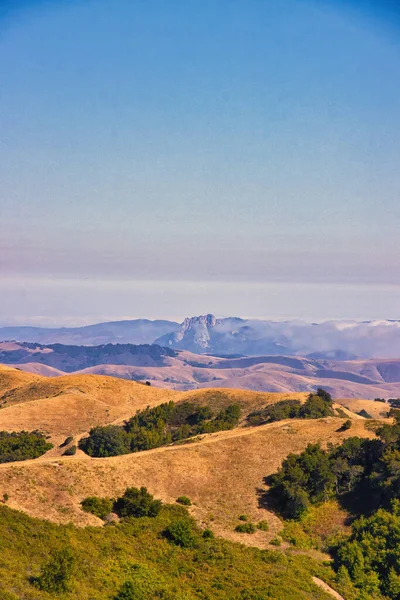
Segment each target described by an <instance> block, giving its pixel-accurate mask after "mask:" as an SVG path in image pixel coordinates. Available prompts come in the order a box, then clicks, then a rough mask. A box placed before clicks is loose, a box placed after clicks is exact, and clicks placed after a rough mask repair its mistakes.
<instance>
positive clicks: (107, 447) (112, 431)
mask: <svg viewBox="0 0 400 600" xmlns="http://www.w3.org/2000/svg"><path fill="white" fill-rule="evenodd" d="M79 448H80V449H81V450H83V451H84V452H86V454H88V455H89V456H96V457H101V458H106V457H108V456H118V455H119V454H127V453H128V452H130V439H129V436H128V434H127V433H126V431H124V430H123V428H122V427H118V426H117V425H107V426H105V427H94V428H93V429H91V430H90V432H89V437H86V438H82V439H81V440H80V442H79Z"/></svg>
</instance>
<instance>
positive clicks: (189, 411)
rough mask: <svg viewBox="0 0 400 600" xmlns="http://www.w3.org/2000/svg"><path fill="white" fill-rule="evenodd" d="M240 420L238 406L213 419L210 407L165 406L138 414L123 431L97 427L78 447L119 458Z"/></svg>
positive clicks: (223, 426) (219, 428)
mask: <svg viewBox="0 0 400 600" xmlns="http://www.w3.org/2000/svg"><path fill="white" fill-rule="evenodd" d="M239 419H240V407H239V406H238V405H237V404H231V405H230V406H228V407H227V408H225V409H221V410H220V411H219V412H218V413H217V414H216V415H213V413H212V411H211V409H210V408H209V407H208V406H198V405H196V404H193V403H190V402H181V403H178V404H176V403H175V402H166V403H165V404H160V405H159V406H156V407H155V408H146V409H145V410H142V411H138V412H137V413H136V415H135V416H134V417H132V418H131V419H129V421H127V422H126V423H125V425H124V426H123V427H118V426H116V425H108V426H106V427H94V428H93V429H91V430H90V433H89V437H87V438H83V439H82V440H81V441H80V442H79V447H80V448H81V450H83V451H84V452H86V454H89V456H96V457H107V456H118V455H120V454H128V453H129V452H139V451H141V450H150V449H151V448H158V447H159V446H165V445H167V444H171V443H172V442H179V441H181V440H185V439H187V438H190V437H193V436H196V435H199V434H203V433H213V432H215V431H223V430H226V429H233V428H234V427H236V426H237V424H238V423H239Z"/></svg>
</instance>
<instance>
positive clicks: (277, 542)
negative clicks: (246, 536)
mask: <svg viewBox="0 0 400 600" xmlns="http://www.w3.org/2000/svg"><path fill="white" fill-rule="evenodd" d="M269 543H270V544H271V545H272V546H281V545H282V542H281V540H280V539H279V538H277V537H275V538H274V539H272V540H271V541H270V542H269Z"/></svg>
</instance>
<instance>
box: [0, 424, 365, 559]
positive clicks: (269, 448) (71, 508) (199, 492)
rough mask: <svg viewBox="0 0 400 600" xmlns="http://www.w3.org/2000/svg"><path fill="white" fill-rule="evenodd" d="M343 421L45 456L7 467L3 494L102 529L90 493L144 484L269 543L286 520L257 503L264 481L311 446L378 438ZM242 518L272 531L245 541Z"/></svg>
mask: <svg viewBox="0 0 400 600" xmlns="http://www.w3.org/2000/svg"><path fill="white" fill-rule="evenodd" d="M342 422H343V420H341V419H337V418H327V419H320V420H317V421H312V420H305V421H291V422H288V421H281V422H279V423H272V424H270V425H264V426H261V427H257V428H239V429H236V430H232V431H225V432H219V433H215V434H210V435H207V436H204V438H203V439H202V440H201V441H199V442H194V443H190V444H186V445H180V446H169V447H164V448H157V449H155V450H149V451H146V452H138V453H136V454H128V455H125V456H118V457H113V458H105V459H93V458H89V457H87V456H85V455H80V456H78V455H77V456H76V457H69V458H66V457H65V458H57V459H55V458H50V457H44V458H41V459H37V460H35V461H26V462H23V463H18V464H16V463H13V464H4V465H0V494H3V493H7V494H8V495H9V501H8V504H9V505H10V506H11V507H13V508H16V509H19V510H23V511H25V512H27V513H28V514H30V515H33V516H37V517H40V518H46V519H50V520H52V521H55V522H69V521H72V522H74V523H76V524H79V525H85V524H90V523H91V524H99V525H100V524H101V522H100V521H99V520H98V519H96V517H93V516H92V515H89V514H87V513H84V512H83V511H82V510H81V509H80V504H79V503H80V500H82V498H85V497H87V496H89V495H100V496H110V497H115V496H116V495H118V494H120V493H121V492H123V491H124V489H125V488H126V487H128V486H132V485H135V486H140V485H145V486H146V487H148V489H149V490H150V491H151V493H153V494H154V495H155V496H156V497H158V498H161V499H162V500H164V501H165V502H174V501H175V499H176V498H177V497H178V496H180V495H186V496H188V497H189V498H191V500H192V502H193V507H192V508H191V511H192V514H193V515H194V516H195V517H196V519H198V520H199V521H200V522H201V523H203V524H204V525H207V526H210V527H211V528H212V529H213V530H214V531H215V533H217V534H219V535H222V536H224V537H226V538H229V539H233V540H237V541H241V542H243V543H248V544H251V545H259V546H261V547H263V546H266V544H267V542H268V540H270V539H271V538H273V537H275V535H276V533H277V532H278V531H279V530H280V528H281V523H280V521H279V519H278V518H277V517H276V516H274V515H273V514H272V513H270V512H268V511H266V510H265V509H261V508H260V507H259V506H258V499H257V498H258V497H257V493H258V490H263V489H265V487H264V484H263V479H264V477H265V476H266V475H268V474H270V473H272V472H274V471H276V469H277V468H278V467H279V465H280V464H281V462H282V460H283V459H284V458H285V457H286V456H287V454H288V453H289V452H299V451H301V450H303V449H304V448H305V446H306V445H307V444H308V443H310V442H319V441H320V442H322V443H323V444H327V443H328V442H332V443H338V442H340V441H341V440H343V439H344V438H345V437H348V436H351V435H359V436H362V437H372V436H373V433H372V432H371V431H368V430H367V429H365V427H364V424H365V421H364V420H362V419H359V420H357V421H354V422H353V426H352V428H351V429H350V430H349V431H347V432H345V433H340V432H338V429H339V427H340V425H341V423H342ZM240 514H247V515H249V517H250V519H251V520H253V521H258V520H260V519H266V520H267V521H268V523H269V526H270V531H269V533H268V534H266V533H265V532H257V533H256V534H255V535H254V536H249V538H251V539H248V538H245V537H244V536H241V535H240V534H237V533H235V532H234V531H233V530H234V528H235V525H237V524H238V516H239V515H240Z"/></svg>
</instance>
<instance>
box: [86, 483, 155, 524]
mask: <svg viewBox="0 0 400 600" xmlns="http://www.w3.org/2000/svg"><path fill="white" fill-rule="evenodd" d="M81 506H82V508H83V510H84V511H86V512H90V513H92V514H93V515H96V517H99V518H100V519H105V518H106V516H107V515H108V514H109V513H110V512H115V513H116V514H117V515H118V516H119V517H122V518H123V517H135V518H139V517H156V516H157V515H158V513H159V512H160V510H161V506H162V502H161V500H155V499H154V497H153V496H152V495H151V494H149V492H148V491H147V488H145V487H141V488H135V487H130V488H127V489H126V490H125V492H124V494H123V495H122V496H120V497H119V498H117V499H116V500H112V499H111V498H98V497H97V496H89V497H88V498H85V499H84V500H82V502H81Z"/></svg>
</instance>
